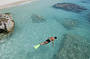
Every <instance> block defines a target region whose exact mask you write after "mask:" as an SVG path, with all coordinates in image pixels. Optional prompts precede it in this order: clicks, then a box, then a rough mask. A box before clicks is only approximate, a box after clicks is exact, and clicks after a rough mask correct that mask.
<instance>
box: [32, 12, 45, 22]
mask: <svg viewBox="0 0 90 59" xmlns="http://www.w3.org/2000/svg"><path fill="white" fill-rule="evenodd" d="M31 18H32V22H33V23H42V22H45V19H44V17H42V16H39V15H36V14H33V15H32V16H31Z"/></svg>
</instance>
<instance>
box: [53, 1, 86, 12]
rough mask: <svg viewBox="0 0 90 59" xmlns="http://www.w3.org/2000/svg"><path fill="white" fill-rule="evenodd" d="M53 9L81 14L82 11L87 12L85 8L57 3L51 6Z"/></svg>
mask: <svg viewBox="0 0 90 59" xmlns="http://www.w3.org/2000/svg"><path fill="white" fill-rule="evenodd" d="M53 7H54V8H57V9H63V10H66V11H72V12H76V13H78V12H82V11H83V10H87V9H86V8H84V7H81V6H79V5H77V4H73V3H57V4H55V5H53Z"/></svg>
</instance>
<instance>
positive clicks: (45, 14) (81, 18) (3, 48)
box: [0, 0, 90, 59]
mask: <svg viewBox="0 0 90 59" xmlns="http://www.w3.org/2000/svg"><path fill="white" fill-rule="evenodd" d="M59 2H70V3H76V4H78V5H81V6H84V7H85V8H87V9H88V10H87V11H83V12H81V13H78V14H77V13H73V12H68V11H64V10H60V9H55V8H53V7H52V5H54V4H55V3H59ZM87 4H88V5H87ZM89 6H90V4H89V3H82V2H81V0H68V1H67V0H39V1H36V2H32V3H28V4H25V5H21V6H17V7H13V8H8V9H4V10H1V11H0V13H5V12H10V13H11V14H12V15H13V19H14V21H15V30H14V33H13V34H12V35H11V36H9V37H8V38H6V40H7V41H5V42H4V43H3V44H0V59H53V56H55V55H56V54H57V53H58V51H59V48H60V46H61V45H60V43H61V40H62V36H63V34H65V33H68V32H72V33H75V34H78V35H80V36H83V37H85V40H88V41H90V23H89V22H88V21H87V19H86V16H85V15H86V14H87V13H88V11H90V8H89ZM33 14H34V15H39V16H41V17H42V18H43V19H44V20H45V21H43V22H37V21H35V20H32V15H33ZM35 19H36V18H35ZM68 19H70V20H75V21H77V23H75V24H76V25H75V27H71V28H70V29H67V28H66V27H64V26H63V24H62V23H64V22H67V21H68ZM37 20H38V18H37ZM32 21H35V23H33V22H32ZM68 26H69V25H68ZM50 36H57V37H58V40H55V46H54V47H52V44H51V43H50V44H47V45H44V46H40V48H38V49H37V50H35V49H34V48H33V46H34V45H36V44H38V43H40V42H43V41H45V40H46V39H47V38H48V37H50ZM67 44H68V43H67ZM62 46H63V45H62ZM82 52H83V51H82ZM89 57H90V56H89ZM54 59H56V58H54Z"/></svg>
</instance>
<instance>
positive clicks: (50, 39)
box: [34, 37, 57, 49]
mask: <svg viewBox="0 0 90 59" xmlns="http://www.w3.org/2000/svg"><path fill="white" fill-rule="evenodd" d="M55 39H57V37H49V38H48V39H47V40H46V41H44V42H42V43H40V44H38V45H35V46H34V48H35V49H37V48H39V47H40V45H45V44H48V43H50V42H52V43H53V47H54V40H55Z"/></svg>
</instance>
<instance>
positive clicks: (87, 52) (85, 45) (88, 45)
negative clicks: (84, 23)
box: [54, 33, 90, 59]
mask: <svg viewBox="0 0 90 59" xmlns="http://www.w3.org/2000/svg"><path fill="white" fill-rule="evenodd" d="M54 58H56V59H89V58H90V42H88V41H87V39H86V38H84V37H82V36H80V35H77V34H71V33H66V34H64V35H63V38H62V40H61V44H60V49H59V51H58V53H57V54H56V55H55V56H54Z"/></svg>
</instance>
